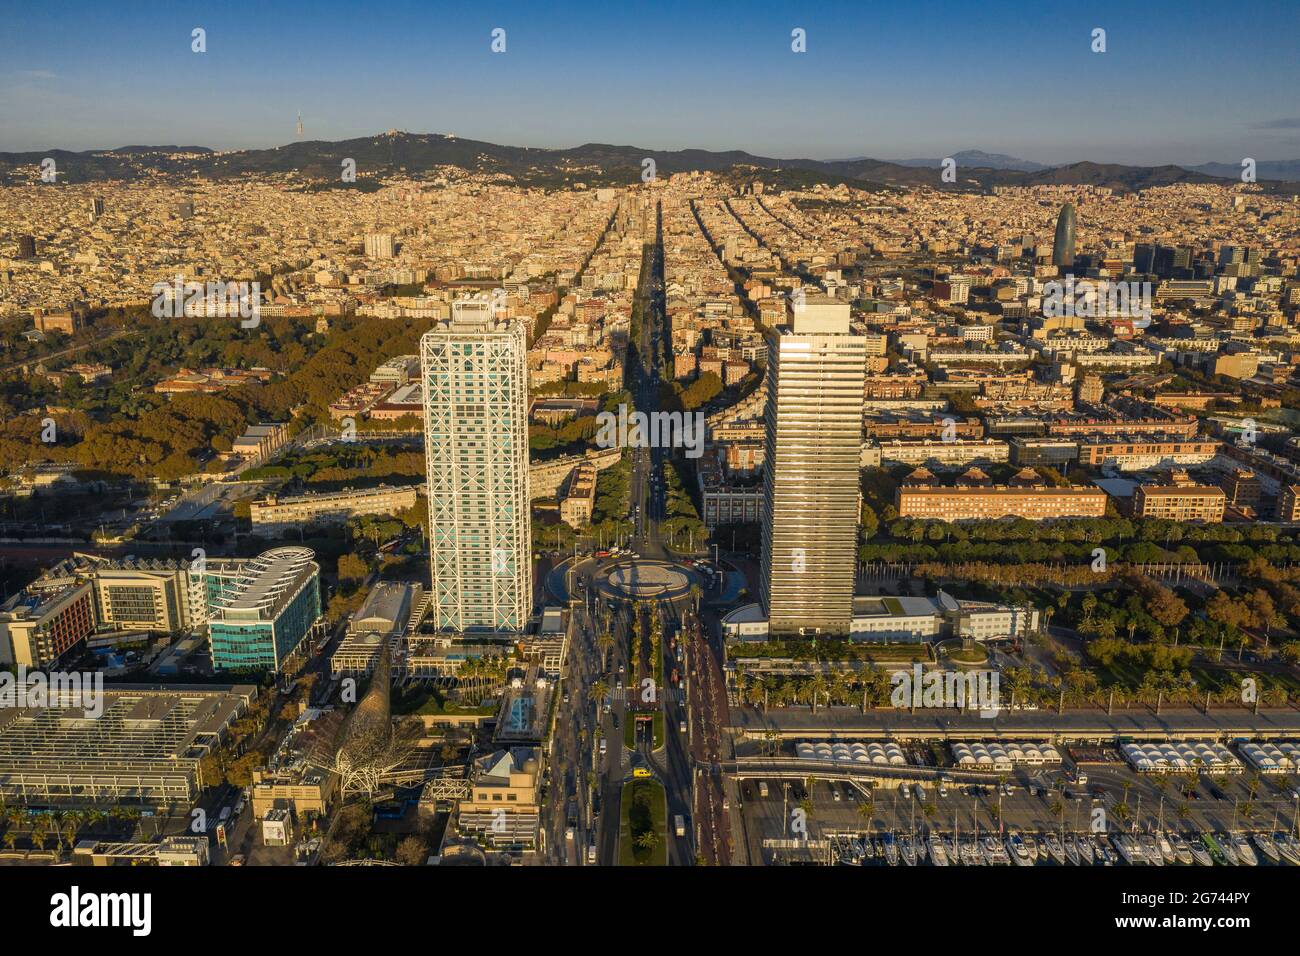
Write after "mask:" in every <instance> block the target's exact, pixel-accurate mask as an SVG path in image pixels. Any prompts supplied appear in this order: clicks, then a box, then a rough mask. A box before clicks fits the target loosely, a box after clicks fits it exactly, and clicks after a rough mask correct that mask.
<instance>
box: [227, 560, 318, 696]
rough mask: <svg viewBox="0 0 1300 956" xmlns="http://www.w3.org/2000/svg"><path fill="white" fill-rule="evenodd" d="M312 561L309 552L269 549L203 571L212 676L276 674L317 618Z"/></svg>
mask: <svg viewBox="0 0 1300 956" xmlns="http://www.w3.org/2000/svg"><path fill="white" fill-rule="evenodd" d="M315 556H316V555H315V552H313V551H312V550H311V549H310V548H272V549H271V550H270V551H264V552H262V554H260V555H258V556H257V557H256V558H253V559H252V560H251V561H241V562H237V563H234V564H233V566H222V567H218V568H210V569H209V577H210V579H211V580H210V585H209V587H210V600H209V609H208V637H209V640H210V641H211V645H212V667H213V669H214V670H219V671H226V670H228V671H247V670H276V671H278V670H280V669H281V667H282V666H283V664H284V662H285V660H286V659H287V658H288V657H289V656H290V655H291V654H293V653H294V651H296V650H297V649H298V647H299V645H301V644H302V642H303V641H304V640H305V639H306V638H307V636H308V635H309V634H310V633H311V629H312V626H313V625H314V624H315V623H316V621H317V620H318V619H319V618H320V616H321V600H320V566H319V565H317V564H316V562H315V561H314V560H313V559H314V558H315Z"/></svg>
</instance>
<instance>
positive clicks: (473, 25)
mask: <svg viewBox="0 0 1300 956" xmlns="http://www.w3.org/2000/svg"><path fill="white" fill-rule="evenodd" d="M5 7H6V10H5V12H4V13H3V16H2V19H0V22H3V23H4V28H3V30H0V150H39V149H45V148H49V147H56V146H57V147H64V148H69V149H89V148H94V147H110V146H122V145H126V144H162V143H181V144H198V145H204V146H212V147H215V148H244V147H264V146H274V145H278V144H282V143H286V142H290V141H292V140H293V139H294V138H295V134H294V121H295V116H296V114H297V113H298V112H299V111H301V112H302V116H303V123H304V126H305V128H306V137H307V138H310V139H345V138H348V137H353V136H363V135H367V134H370V133H375V132H380V131H383V130H385V129H388V128H393V127H396V128H399V129H405V130H409V131H412V132H453V133H456V134H457V135H459V136H461V137H465V138H474V139H483V140H488V141H491V142H498V143H510V144H515V145H529V146H572V145H577V144H580V143H584V142H609V143H619V144H631V145H638V146H644V147H650V148H664V149H675V148H682V147H702V148H708V149H727V148H738V149H746V150H749V151H751V152H755V153H760V154H764V155H770V156H782V157H795V156H808V157H813V158H820V159H828V158H840V157H851V156H874V157H879V158H904V157H921V156H926V157H928V156H945V155H949V154H951V153H953V152H955V151H957V150H960V149H969V148H974V149H983V150H986V151H988V152H1000V153H1010V154H1013V155H1017V156H1022V157H1025V158H1028V159H1034V160H1038V161H1040V162H1070V161H1076V160H1082V159H1091V160H1096V161H1101V162H1132V163H1142V164H1154V163H1163V162H1177V163H1185V164H1195V163H1201V162H1206V161H1210V160H1216V161H1223V162H1231V163H1237V162H1239V161H1240V159H1241V157H1243V156H1252V157H1254V158H1256V159H1261V160H1262V159H1294V158H1297V157H1300V96H1297V91H1298V90H1300V57H1297V56H1296V40H1297V37H1300V3H1297V2H1296V0H1277V2H1272V0H1268V2H1263V0H1262V2H1250V0H1243V2H1239V3H1227V2H1220V3H1208V2H1203V0H1188V2H1178V3H1170V2H1164V0H1156V2H1152V3H1134V2H1131V0H1128V2H1124V3H1109V2H1093V3H1087V4H1081V3H1071V4H1060V3H1054V2H1042V3H1018V2H1006V0H984V2H945V0H910V2H892V0H871V2H867V0H857V2H851V3H819V4H815V5H811V4H801V3H768V2H764V0H749V2H729V0H723V2H714V3H709V4H707V6H706V5H705V4H703V3H701V4H699V5H697V4H689V3H681V2H674V0H667V2H658V0H656V2H648V0H646V2H636V3H628V2H622V0H604V2H590V3H577V2H558V3H549V2H540V0H532V2H528V3H517V4H516V3H510V4H505V3H491V2H488V3H482V4H479V3H473V4H471V3H455V4H445V3H437V2H433V0H426V2H403V0H380V2H370V3H364V2H358V0H348V2H336V0H319V2H314V3H307V2H294V3H280V2H275V0H261V2H255V3H254V2H227V3H151V2H145V0H139V2H137V0H107V2H106V0H72V2H67V3H54V4H48V3H42V2H19V0H5ZM196 26H199V27H203V28H205V29H206V30H207V44H208V51H207V53H205V54H196V53H192V52H191V50H190V31H191V30H192V29H193V28H194V27H196ZM495 27H501V28H503V29H505V30H506V43H507V50H506V52H505V53H504V54H493V53H492V52H491V51H490V49H489V43H490V33H491V31H492V29H493V28H495ZM795 27H801V28H803V29H805V30H806V31H807V44H808V51H807V52H806V53H804V54H795V53H792V52H791V50H790V32H791V30H792V29H793V28H795ZM1094 27H1102V28H1104V29H1105V30H1106V31H1107V36H1106V40H1107V52H1106V53H1104V54H1094V53H1092V52H1091V51H1090V43H1091V32H1092V30H1093V28H1094Z"/></svg>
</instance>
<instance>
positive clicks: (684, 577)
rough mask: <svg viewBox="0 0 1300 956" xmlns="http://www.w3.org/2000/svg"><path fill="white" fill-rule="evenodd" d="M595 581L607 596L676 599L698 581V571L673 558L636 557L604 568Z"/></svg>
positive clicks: (633, 598)
mask: <svg viewBox="0 0 1300 956" xmlns="http://www.w3.org/2000/svg"><path fill="white" fill-rule="evenodd" d="M593 583H594V584H595V586H596V589H597V590H598V591H599V592H600V593H601V594H602V595H604V596H605V597H609V598H614V599H616V600H622V601H673V600H676V599H678V598H682V597H686V596H687V595H689V594H690V592H691V586H692V585H695V584H698V583H699V581H698V577H697V575H696V574H695V572H694V571H691V570H689V569H687V568H684V567H682V566H681V565H677V564H673V563H671V562H669V561H655V560H651V559H643V558H634V559H631V560H625V561H620V562H618V563H617V564H613V565H610V566H608V567H604V568H601V569H600V570H599V571H597V572H596V574H595V577H594V581H593Z"/></svg>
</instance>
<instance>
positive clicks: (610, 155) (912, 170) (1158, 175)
mask: <svg viewBox="0 0 1300 956" xmlns="http://www.w3.org/2000/svg"><path fill="white" fill-rule="evenodd" d="M963 156H965V157H967V158H968V159H969V158H976V159H982V160H984V161H987V162H996V163H1002V164H1005V163H1006V162H1017V163H1020V164H1022V165H1024V164H1028V163H1029V162H1030V161H1028V160H1017V159H1016V157H1011V156H1004V155H1002V154H995V153H982V152H980V151H978V150H966V151H963V152H962V153H958V154H956V155H955V156H954V157H953V158H954V159H957V161H958V165H957V182H956V183H953V184H948V183H944V182H942V180H941V169H940V165H939V163H938V161H933V164H931V162H932V161H929V160H906V161H890V160H880V159H873V158H869V157H859V158H855V159H842V160H819V159H810V158H795V159H781V158H776V157H770V156H760V155H757V154H754V153H750V152H747V151H745V150H706V149H681V150H661V149H646V148H644V147H639V146H631V145H617V144H611V143H597V142H590V143H583V144H581V145H579V146H572V147H566V148H563V149H550V148H542V147H532V146H507V145H502V144H498V143H489V142H486V141H482V140H471V139H462V138H460V137H457V136H454V135H451V134H445V133H408V132H402V131H397V130H389V131H388V132H386V133H379V134H375V135H371V136H362V137H354V138H352V139H347V140H338V141H329V140H298V141H295V142H292V143H287V144H285V145H283V146H276V147H271V148H267V149H251V150H230V151H215V150H212V149H210V148H208V147H201V146H183V147H163V146H160V147H150V146H124V147H118V148H116V149H98V150H86V151H82V152H73V151H70V150H61V149H51V150H45V151H27V152H0V179H3V180H4V181H6V182H8V183H11V184H12V183H16V182H24V181H30V174H26V175H24V174H20V173H19V172H18V170H19V168H20V167H26V166H39V164H40V162H41V160H42V159H44V158H47V157H49V158H53V159H54V160H55V162H56V164H57V167H58V169H59V181H60V182H92V181H100V180H113V179H138V178H140V177H141V176H143V175H146V174H149V173H171V174H177V175H182V176H200V177H206V178H214V179H223V178H230V177H235V176H240V175H245V174H250V173H276V172H280V173H288V172H297V173H298V174H299V175H301V176H302V177H303V178H304V179H306V180H316V181H328V180H330V179H337V178H338V177H339V175H340V170H341V168H342V163H343V161H344V160H345V159H352V160H354V161H355V162H356V167H357V173H358V176H359V177H366V178H374V177H378V176H385V175H393V174H396V173H407V174H421V173H427V172H429V171H430V170H433V169H435V168H437V167H439V166H456V167H459V168H462V169H467V170H472V171H476V172H482V173H489V174H490V173H501V174H506V175H509V176H511V177H513V178H514V179H516V180H517V181H519V182H521V184H525V185H539V186H552V187H559V186H562V185H572V184H573V183H576V182H585V183H587V184H588V185H600V184H626V183H633V182H639V181H640V180H641V176H642V171H643V168H644V167H643V163H644V161H645V160H646V159H652V160H654V163H655V171H656V173H657V174H665V173H678V172H690V171H695V170H698V171H707V172H718V173H729V174H734V175H744V176H749V177H751V178H762V175H763V174H762V171H771V174H772V175H773V176H774V177H776V179H778V180H779V179H780V178H782V176H781V174H783V173H789V174H790V175H791V178H793V179H796V180H798V181H800V182H815V181H822V182H827V183H839V182H845V183H850V184H853V185H857V186H861V187H863V188H888V187H908V186H920V185H928V186H933V187H936V188H939V189H949V190H956V191H963V190H988V189H990V188H992V187H994V186H1016V185H1095V186H1108V187H1110V188H1113V189H1116V190H1118V191H1124V192H1135V191H1140V190H1143V189H1149V188H1153V187H1156V186H1165V185H1170V184H1173V183H1184V182H1190V183H1216V182H1217V183H1227V182H1231V181H1233V180H1235V179H1236V178H1237V176H1238V175H1239V173H1240V168H1239V167H1233V169H1235V172H1234V175H1232V176H1227V175H1216V174H1214V173H1211V172H1208V171H1206V169H1208V168H1209V167H1213V168H1215V169H1218V170H1220V171H1222V170H1223V168H1224V167H1223V165H1222V164H1206V167H1202V168H1188V167H1184V166H1177V165H1172V164H1166V165H1162V166H1129V165H1123V164H1116V163H1095V162H1091V161H1086V160H1085V161H1082V162H1077V163H1069V164H1063V165H1059V166H1042V165H1041V164H1032V165H1034V166H1038V167H1039V168H1036V169H1017V168H1010V167H1006V166H1005V165H1004V166H1003V168H997V167H993V166H973V165H969V164H966V163H963V160H962V157H963ZM909 163H911V164H921V163H925V164H926V165H909ZM1272 165H1278V166H1288V165H1290V164H1289V163H1275V164H1269V163H1260V164H1259V168H1260V175H1259V178H1260V185H1261V186H1262V187H1264V188H1266V189H1270V190H1271V191H1284V192H1294V191H1296V189H1295V184H1293V183H1289V182H1283V181H1272V182H1271V183H1270V181H1268V180H1267V177H1266V176H1265V175H1264V172H1265V171H1266V170H1268V169H1269V168H1271V166H1272ZM1296 165H1297V166H1300V162H1298V163H1297V164H1296ZM1297 178H1300V169H1298V170H1297Z"/></svg>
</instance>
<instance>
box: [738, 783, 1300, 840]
mask: <svg viewBox="0 0 1300 956" xmlns="http://www.w3.org/2000/svg"><path fill="white" fill-rule="evenodd" d="M1080 769H1081V770H1082V771H1083V773H1084V775H1085V777H1086V780H1087V783H1086V784H1080V783H1078V782H1077V780H1076V781H1071V780H1070V779H1068V776H1069V774H1070V772H1069V771H1067V770H1065V769H1063V768H1055V769H1051V770H1041V769H1038V770H1035V771H1032V772H1031V771H1028V770H1019V771H1014V772H1012V773H1009V774H1004V775H990V779H989V782H988V784H987V785H985V786H970V785H954V784H947V785H946V786H945V787H944V789H945V790H946V793H941V792H940V790H939V788H938V787H936V786H934V785H932V784H925V785H924V789H923V791H922V792H920V793H918V791H917V788H916V785H915V784H910V783H909V784H902V783H895V782H889V783H884V782H879V783H876V784H875V785H868V784H869V781H867V780H865V778H863V779H860V780H859V783H861V784H862V785H863V786H862V787H860V786H858V785H857V784H855V783H852V782H849V781H847V780H826V779H815V780H812V781H811V787H810V786H809V781H807V780H797V781H796V780H770V781H766V783H767V796H766V797H764V796H763V795H762V794H761V792H760V781H758V780H743V781H741V782H740V784H739V796H740V810H741V817H742V819H743V823H744V839H745V843H746V847H747V850H748V857H749V860H750V862H751V863H754V864H758V863H760V862H761V861H762V860H763V859H764V854H763V847H762V842H763V841H764V840H773V839H795V838H799V836H800V834H801V831H800V829H799V828H800V826H801V825H802V824H803V823H804V822H806V831H807V837H808V838H809V839H812V840H817V839H820V838H823V837H826V836H828V835H830V834H832V833H841V832H859V833H860V832H866V831H868V830H869V831H871V832H873V833H877V834H879V833H884V832H888V831H894V832H896V833H900V834H901V833H908V832H912V831H915V832H916V833H923V832H925V831H927V830H928V829H931V828H933V829H936V830H942V831H944V832H951V831H953V830H954V829H956V830H960V831H961V832H962V833H963V834H972V835H973V833H974V830H975V828H976V826H977V825H978V827H979V830H980V832H981V833H983V832H987V831H989V830H990V829H997V827H998V822H999V820H1001V821H1002V823H1003V826H1004V828H1005V829H1019V830H1023V831H1027V832H1045V831H1049V830H1058V831H1059V830H1060V829H1061V827H1062V824H1064V826H1065V828H1066V830H1078V831H1081V832H1082V831H1088V830H1090V829H1091V828H1093V827H1094V826H1095V825H1096V823H1095V819H1100V820H1101V821H1103V822H1104V824H1105V826H1106V828H1107V830H1119V829H1126V828H1131V827H1132V826H1133V825H1134V823H1137V825H1138V827H1139V828H1140V829H1149V828H1152V827H1156V826H1163V827H1164V828H1166V829H1177V830H1181V831H1185V832H1190V831H1194V830H1207V829H1208V830H1213V831H1225V830H1237V829H1240V830H1248V831H1249V830H1266V831H1274V830H1288V829H1289V830H1291V831H1292V832H1294V831H1295V828H1296V819H1297V800H1296V797H1295V796H1294V795H1293V792H1294V791H1293V790H1292V788H1293V787H1294V786H1295V783H1294V781H1287V780H1284V779H1269V778H1268V777H1260V778H1255V777H1254V776H1253V775H1252V774H1251V773H1250V772H1249V771H1248V772H1246V773H1242V774H1236V775H1231V776H1228V777H1227V778H1226V779H1225V778H1223V777H1220V776H1215V777H1213V778H1211V777H1210V776H1208V775H1204V774H1202V775H1188V774H1183V775H1173V774H1170V775H1165V776H1164V777H1158V776H1156V775H1152V774H1139V773H1137V772H1135V771H1133V770H1131V769H1129V768H1128V767H1127V766H1125V765H1123V764H1106V765H1104V766H1103V765H1095V764H1090V765H1086V766H1083V767H1081V768H1080ZM1252 781H1254V790H1253V792H1252ZM863 787H865V790H864V789H863ZM868 794H870V796H868ZM865 803H870V804H871V805H872V809H871V813H870V815H869V816H867V815H866V814H864V812H863V811H862V804H865ZM1121 804H1127V807H1128V809H1127V810H1125V809H1122V808H1121V807H1120V805H1121ZM797 810H805V811H806V813H805V814H802V815H797V814H796V813H795V811H797ZM1098 810H1100V811H1101V814H1100V815H1097V816H1096V817H1095V814H1096V811H1098Z"/></svg>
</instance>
